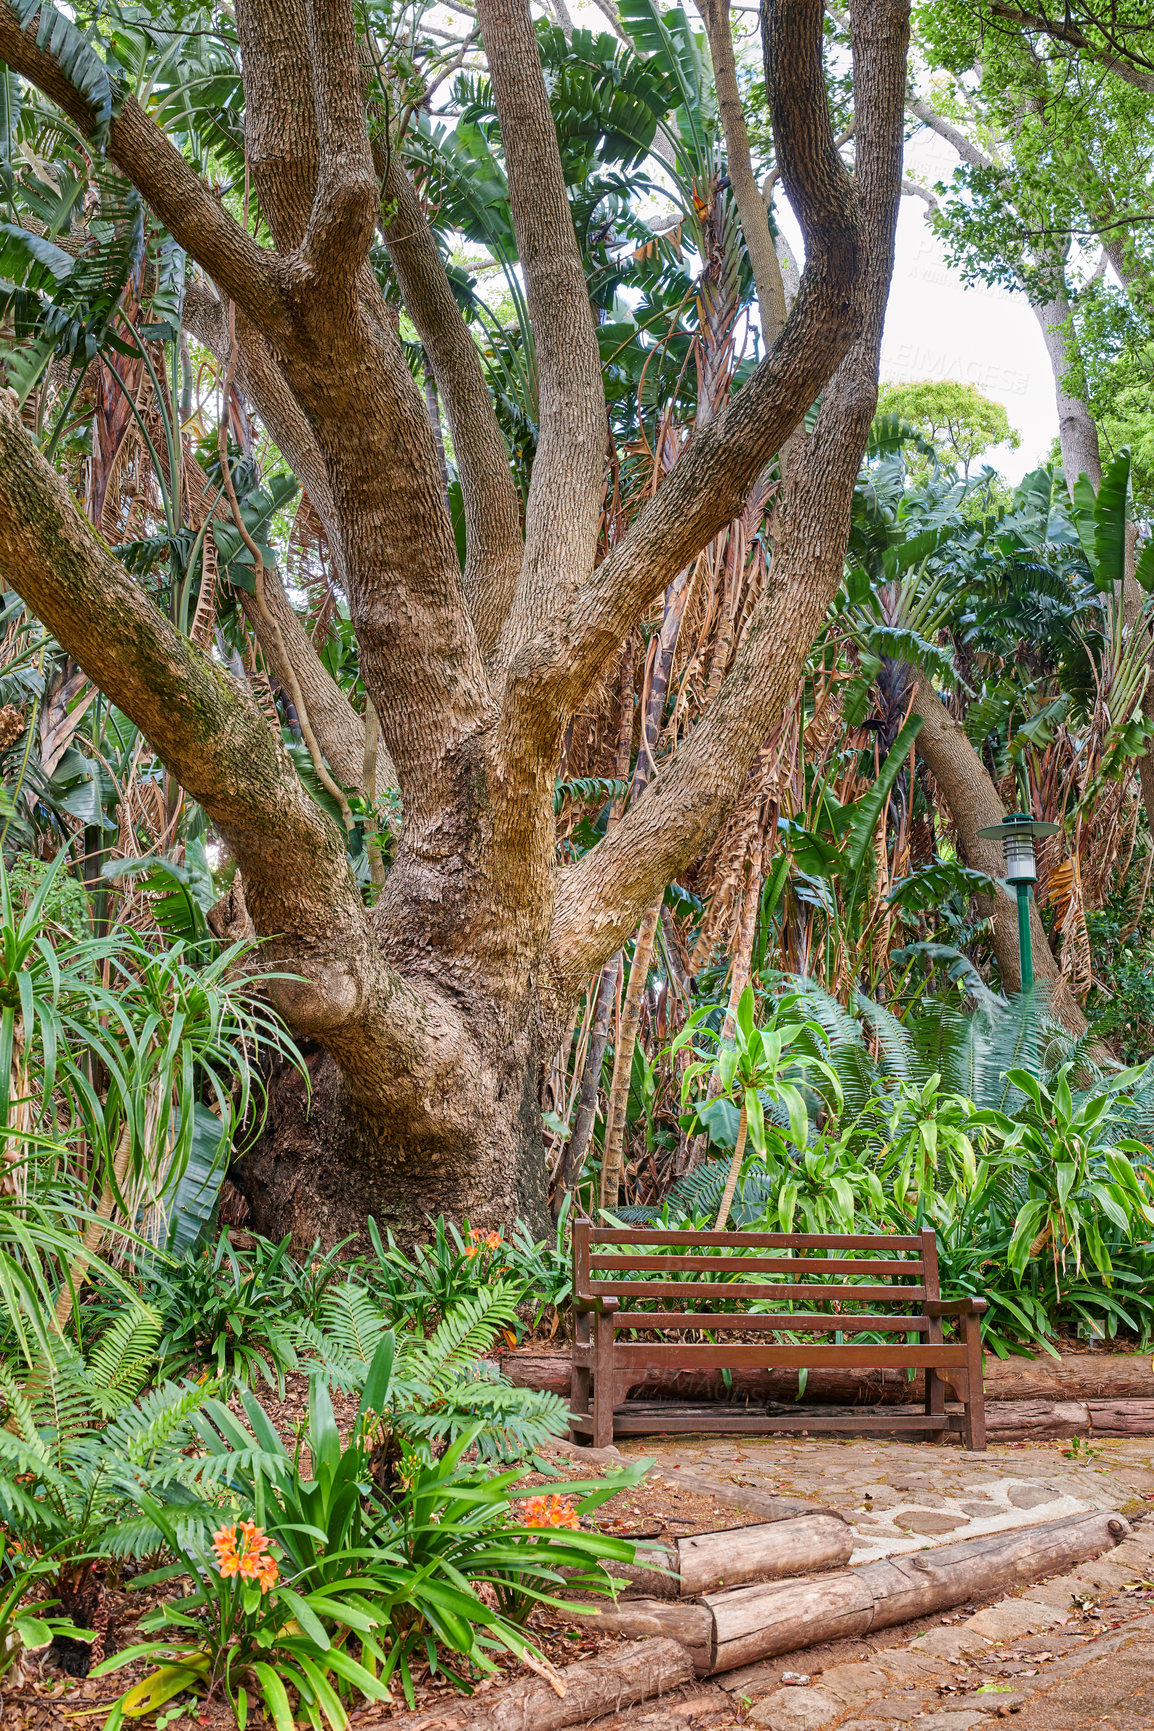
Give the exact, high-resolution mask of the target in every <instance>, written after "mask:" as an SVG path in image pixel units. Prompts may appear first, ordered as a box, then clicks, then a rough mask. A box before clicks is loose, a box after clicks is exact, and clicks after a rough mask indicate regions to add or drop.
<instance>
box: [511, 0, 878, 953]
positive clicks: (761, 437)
mask: <svg viewBox="0 0 1154 1731" xmlns="http://www.w3.org/2000/svg"><path fill="white" fill-rule="evenodd" d="M763 23H764V32H765V40H766V61H767V76H768V84H769V89H770V93H771V103H772V110H773V116H774V135H775V139H776V141H777V147H778V155H779V160H780V162H781V165H782V176H783V179H784V181H785V185H786V190H787V192H788V194H789V200H790V203H791V205H792V206H793V209H794V211H795V212H796V214H797V217H798V220H799V222H800V223H801V226H802V230H803V232H804V235H805V242H806V267H805V273H804V275H803V277H802V281H801V287H800V290H799V292H798V296H797V299H796V301H795V302H794V306H793V310H792V312H791V314H790V316H789V319H788V320H787V322H786V326H785V329H784V330H783V331H782V333H781V336H780V337H779V338H778V341H777V343H776V344H775V345H774V347H773V349H772V350H771V351H770V353H769V354H768V355H767V356H766V358H765V359H764V360H763V361H762V362H761V363H760V365H759V366H758V367H757V368H755V370H754V372H753V374H752V376H751V377H750V379H749V381H748V383H747V384H746V386H745V388H744V389H743V390H742V391H741V392H739V394H738V395H737V396H736V397H734V398H732V399H731V401H730V402H729V403H728V404H727V406H726V407H725V409H724V410H723V411H722V412H721V414H720V415H718V416H717V417H716V418H715V419H713V420H711V421H710V422H709V423H708V424H707V425H706V426H705V427H704V428H698V430H697V432H696V433H695V434H694V436H693V438H692V439H691V440H690V442H689V444H688V446H687V448H686V450H685V451H684V453H683V454H682V456H681V457H680V458H679V459H678V461H677V462H676V463H675V465H674V467H673V469H672V471H671V473H670V475H669V477H668V479H667V480H666V481H665V482H664V483H663V485H662V486H661V487H660V489H659V490H658V492H657V493H656V495H655V496H654V498H653V499H652V500H651V502H650V503H649V504H648V505H647V506H646V507H645V508H644V509H643V510H642V511H641V512H640V513H639V515H638V516H637V518H636V520H635V521H634V523H633V525H632V527H631V529H630V531H629V533H628V535H627V536H626V537H625V539H624V541H623V542H621V543H620V545H619V546H617V547H616V548H615V549H614V551H613V552H612V553H611V554H610V555H609V557H608V558H607V559H606V560H605V561H604V563H603V564H601V565H599V566H598V567H597V569H596V570H595V571H594V572H593V573H592V575H591V576H590V577H589V579H588V580H587V582H586V583H585V584H583V586H582V588H581V589H580V590H579V592H578V594H577V596H576V597H575V599H574V601H573V603H572V605H571V606H570V607H569V608H567V609H566V610H565V611H564V613H563V614H562V615H561V616H560V617H559V618H556V619H554V620H553V621H551V622H550V623H549V624H548V625H546V626H545V627H544V629H542V630H540V631H538V633H537V634H536V636H535V637H533V638H532V639H531V640H530V641H528V642H527V643H526V644H525V646H524V648H523V649H522V650H521V651H520V652H519V653H518V655H517V656H516V658H515V659H514V661H513V662H512V664H511V666H510V668H509V672H508V687H509V694H508V697H507V701H506V712H507V722H506V729H507V742H508V743H507V746H506V752H507V755H508V756H509V757H510V758H515V757H516V756H517V755H518V754H519V753H520V752H522V751H523V741H524V739H525V738H526V737H529V738H533V737H537V738H540V739H548V738H551V737H552V736H553V735H554V734H557V733H559V731H560V728H561V727H562V726H563V724H564V722H565V720H566V719H567V717H568V716H569V715H571V714H572V713H573V712H574V710H575V709H576V708H577V706H578V704H579V703H580V702H581V701H582V699H583V698H584V696H585V694H586V693H587V692H588V690H589V688H590V686H591V685H592V683H593V681H594V680H595V679H596V678H597V676H598V673H599V671H600V669H601V668H602V667H604V665H605V664H606V662H607V661H608V660H609V659H610V657H611V656H614V655H615V654H616V653H617V650H618V647H619V645H620V643H621V640H622V638H623V637H624V636H625V634H626V632H627V631H628V630H629V629H630V628H631V627H632V625H633V624H634V623H635V622H636V620H637V619H638V618H639V616H640V614H641V612H642V609H643V608H645V607H646V606H647V605H648V604H649V602H650V601H651V600H652V599H653V596H654V595H655V594H656V593H657V591H658V590H660V589H662V588H664V587H665V585H666V584H668V583H669V582H670V580H671V579H672V578H673V576H674V575H675V573H676V572H677V571H678V570H680V569H681V567H682V566H683V565H686V564H688V562H689V561H690V560H691V559H693V558H694V557H696V555H697V554H698V553H699V552H700V550H701V548H702V547H703V546H704V545H705V544H706V542H707V541H709V540H710V539H711V537H712V536H714V535H716V534H717V533H718V531H719V530H721V529H722V528H724V527H725V525H726V524H727V523H729V522H731V521H732V520H733V518H734V517H736V516H737V515H738V513H739V512H740V511H741V509H742V507H743V506H744V504H745V501H746V499H747V497H748V494H749V490H750V488H751V487H752V485H753V482H754V480H755V479H756V477H757V475H758V474H759V472H760V471H761V469H762V468H763V467H764V465H765V464H766V463H767V462H768V461H769V459H770V458H771V457H772V456H773V455H774V453H775V452H777V451H779V450H780V449H781V446H782V445H783V443H784V442H785V440H786V438H787V437H788V436H789V434H790V433H791V432H792V431H793V429H794V428H795V427H796V426H797V424H798V422H799V421H800V420H801V418H802V416H803V415H804V413H805V411H806V409H808V408H809V406H810V404H811V403H812V402H813V401H814V398H815V397H816V396H817V395H818V393H819V392H820V391H821V389H822V387H823V386H824V385H825V384H826V383H827V382H828V380H829V378H830V375H831V373H832V372H833V371H834V369H835V367H836V366H837V365H838V363H839V362H840V361H841V359H842V357H843V356H844V355H845V353H846V351H847V349H848V348H849V345H850V343H851V342H852V341H853V338H854V336H855V334H856V332H857V331H858V329H859V328H860V325H861V318H862V306H861V300H860V296H861V292H862V287H863V282H864V275H865V257H866V254H865V233H864V226H863V222H862V215H861V210H860V206H859V202H858V199H857V196H856V194H855V192H854V188H853V184H852V182H851V180H850V177H849V175H848V173H847V171H846V168H845V165H844V164H843V162H842V160H841V158H840V156H839V155H838V152H837V148H836V146H835V143H834V137H833V132H832V129H831V127H830V122H829V110H828V106H827V101H826V90H825V74H824V68H823V63H822V46H821V45H822V5H821V0H766V5H765V9H764V12H763ZM606 953H607V954H608V953H609V952H606Z"/></svg>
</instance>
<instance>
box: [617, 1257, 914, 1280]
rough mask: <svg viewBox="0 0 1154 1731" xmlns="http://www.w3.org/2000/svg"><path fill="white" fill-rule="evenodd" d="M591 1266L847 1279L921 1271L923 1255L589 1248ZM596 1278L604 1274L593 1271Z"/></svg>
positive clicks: (626, 1270)
mask: <svg viewBox="0 0 1154 1731" xmlns="http://www.w3.org/2000/svg"><path fill="white" fill-rule="evenodd" d="M589 1262H590V1266H591V1269H593V1270H596V1269H606V1268H619V1269H621V1270H622V1271H623V1272H628V1273H641V1272H643V1271H644V1272H651V1273H655V1274H664V1273H669V1274H679V1273H684V1274H721V1275H726V1276H728V1275H730V1274H777V1273H779V1272H780V1273H782V1274H825V1275H833V1276H834V1277H835V1278H837V1279H841V1280H844V1279H845V1277H846V1275H847V1274H889V1275H893V1277H894V1278H895V1279H898V1278H902V1277H908V1276H910V1275H920V1274H921V1272H922V1263H921V1258H920V1257H919V1258H918V1259H917V1260H916V1261H915V1260H914V1259H913V1258H912V1257H911V1258H910V1259H909V1260H908V1261H906V1262H902V1261H898V1260H894V1259H889V1258H887V1259H876V1258H875V1259H874V1260H872V1261H871V1260H867V1259H866V1258H865V1257H852V1256H837V1257H824V1256H612V1255H610V1256H598V1255H597V1253H596V1252H595V1251H592V1250H591V1251H590V1252H589ZM593 1278H594V1279H597V1278H601V1279H603V1278H604V1276H603V1275H600V1276H598V1275H596V1274H594V1275H593Z"/></svg>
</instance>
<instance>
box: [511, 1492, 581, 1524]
mask: <svg viewBox="0 0 1154 1731" xmlns="http://www.w3.org/2000/svg"><path fill="white" fill-rule="evenodd" d="M521 1520H522V1522H523V1524H524V1525H525V1526H527V1527H579V1526H580V1525H581V1523H580V1521H579V1520H578V1518H577V1510H576V1509H575V1508H574V1507H573V1504H572V1503H571V1502H569V1500H568V1499H567V1498H566V1497H555V1496H548V1497H526V1498H525V1501H524V1502H523V1503H522V1504H521Z"/></svg>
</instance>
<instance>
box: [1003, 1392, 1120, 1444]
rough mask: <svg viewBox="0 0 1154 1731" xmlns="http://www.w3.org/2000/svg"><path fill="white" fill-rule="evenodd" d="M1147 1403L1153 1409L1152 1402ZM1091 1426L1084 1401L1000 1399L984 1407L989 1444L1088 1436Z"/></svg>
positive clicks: (1088, 1412)
mask: <svg viewBox="0 0 1154 1731" xmlns="http://www.w3.org/2000/svg"><path fill="white" fill-rule="evenodd" d="M1142 1404H1143V1405H1146V1404H1148V1403H1146V1402H1145V1401H1144V1402H1142ZM1149 1404H1150V1405H1152V1406H1154V1402H1151V1403H1149ZM1090 1424H1091V1420H1090V1409H1089V1407H1088V1406H1087V1405H1086V1403H1085V1402H1084V1401H1073V1400H1060V1401H1052V1400H1000V1401H997V1402H991V1403H990V1404H989V1405H988V1406H987V1407H986V1437H987V1440H988V1441H990V1442H1032V1441H1035V1440H1037V1441H1044V1440H1048V1439H1050V1438H1058V1437H1072V1436H1089V1434H1090Z"/></svg>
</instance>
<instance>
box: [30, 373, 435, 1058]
mask: <svg viewBox="0 0 1154 1731" xmlns="http://www.w3.org/2000/svg"><path fill="white" fill-rule="evenodd" d="M0 573H2V574H3V577H4V579H5V581H6V582H7V583H8V584H9V585H10V586H11V587H12V588H13V589H14V590H15V591H16V593H17V594H18V595H20V596H21V597H22V598H23V599H24V601H25V602H26V603H27V604H28V606H29V607H30V608H31V609H32V611H33V612H34V613H35V614H36V616H37V618H38V619H40V620H41V621H42V622H43V623H44V625H45V626H46V627H47V628H48V630H49V631H51V632H52V634H53V636H54V637H55V638H56V640H57V641H58V642H59V643H60V644H61V645H62V646H63V647H64V648H65V649H66V650H67V651H68V653H69V654H70V655H72V656H73V657H74V658H75V659H76V660H77V661H78V662H79V663H80V665H81V667H83V669H84V671H85V672H86V673H87V674H88V676H89V678H90V679H91V680H92V681H93V682H94V683H95V684H96V685H98V686H99V688H100V689H101V691H103V692H105V693H106V695H107V696H108V697H109V698H110V699H111V701H112V702H113V703H115V704H116V705H117V706H118V708H120V709H122V710H123V711H124V713H125V714H126V715H128V716H129V717H130V718H131V719H132V720H133V721H134V722H135V723H136V725H137V726H138V727H139V728H140V730H141V732H142V733H143V734H144V735H145V737H146V738H147V739H148V741H149V743H150V744H151V745H152V747H153V749H154V750H155V751H156V752H157V754H158V756H159V757H160V758H161V760H162V761H163V763H164V765H165V767H166V768H167V769H168V770H169V771H170V772H171V774H172V775H173V776H174V777H175V778H176V779H177V781H179V783H180V785H181V786H182V787H184V788H186V789H187V790H188V792H189V793H190V794H191V795H192V796H193V798H194V799H196V800H198V801H199V802H200V803H201V805H203V806H204V808H205V810H206V811H207V812H208V813H209V815H210V816H211V818H212V819H213V822H214V823H215V824H216V826H217V828H218V829H219V831H220V834H221V837H222V839H223V840H224V842H225V844H226V846H227V847H228V849H229V852H230V853H231V854H232V856H233V858H234V859H235V860H236V861H237V864H238V865H239V866H240V868H241V870H242V872H243V873H244V881H245V889H246V896H247V900H248V906H249V909H250V911H251V913H252V916H253V920H254V923H255V925H256V928H257V930H258V932H260V933H262V934H263V935H264V936H266V937H268V938H269V939H270V942H269V945H268V956H269V959H270V960H271V961H273V962H274V964H277V963H279V964H280V965H282V966H283V967H284V968H285V969H286V970H287V971H289V972H291V973H292V974H294V975H298V976H300V977H299V979H293V980H289V979H284V980H280V981H278V982H276V983H275V984H274V985H273V987H272V988H271V989H272V992H273V995H274V997H275V999H276V1001H277V1003H278V1005H279V1007H280V1008H281V1009H282V1011H283V1012H284V1013H285V1015H286V1016H287V1017H288V1019H289V1021H290V1022H291V1024H292V1026H293V1027H294V1028H295V1029H297V1031H298V1032H301V1033H305V1034H308V1035H311V1036H312V1037H314V1038H316V1039H318V1040H320V1041H321V1042H322V1043H323V1044H324V1045H325V1046H326V1047H327V1048H328V1049H329V1050H330V1051H331V1052H332V1053H333V1054H334V1056H336V1057H337V1058H338V1061H339V1060H340V1057H341V1056H342V1055H344V1056H345V1057H346V1059H348V1060H350V1061H351V1060H352V1059H354V1058H355V1059H356V1061H357V1063H359V1064H360V1065H361V1067H362V1070H363V1067H364V1058H365V1051H366V1048H368V1047H372V1048H373V1050H374V1055H375V1059H376V1063H377V1065H378V1066H379V1067H380V1068H381V1069H382V1070H387V1071H389V1072H390V1073H392V1074H403V1073H404V1070H405V1066H406V1065H412V1064H413V1063H415V1062H417V1061H418V1058H419V1055H420V1053H421V1052H422V1050H423V1047H422V1028H423V1025H424V1021H425V1019H426V1014H427V1007H426V1005H425V1004H424V1002H423V1000H422V999H421V998H420V997H419V996H418V994H416V993H415V992H413V991H412V990H411V988H409V987H407V986H405V985H404V983H403V982H402V981H401V980H400V979H399V977H397V976H396V975H394V974H392V973H391V972H390V970H389V969H388V968H387V967H386V966H385V964H384V963H383V961H382V960H381V958H380V955H379V951H378V948H377V946H376V944H375V943H374V942H373V941H372V934H371V931H370V925H369V916H368V913H367V912H366V910H365V908H364V906H363V904H362V901H361V895H360V891H359V889H358V886H357V883H356V881H355V879H354V877H353V875H352V872H351V870H350V868H349V863H348V859H347V856H346V853H345V845H344V838H343V836H341V834H340V833H339V832H338V830H337V828H336V826H335V825H334V824H333V823H332V822H331V821H330V819H329V818H328V817H327V816H326V815H325V813H324V812H322V811H321V809H320V807H319V806H318V805H317V804H316V803H315V801H313V800H312V799H311V798H310V796H309V795H308V793H307V792H306V791H305V789H304V787H303V785H302V784H301V781H300V778H299V776H298V775H297V773H296V770H295V768H294V766H293V764H292V762H291V760H290V758H289V756H288V754H287V753H286V752H285V750H284V749H283V747H282V746H281V744H280V742H279V740H277V739H275V738H274V737H273V735H272V733H271V731H270V729H269V727H268V724H267V722H266V721H265V719H264V717H263V715H262V714H261V712H260V710H259V709H258V708H257V707H256V704H255V703H254V702H253V701H252V699H251V698H250V697H249V695H248V694H247V692H246V691H245V690H244V689H243V688H242V687H241V686H239V685H238V684H237V682H236V681H235V680H233V679H232V678H231V677H230V676H229V675H228V674H227V673H226V672H225V671H224V669H223V668H222V667H220V666H219V665H217V664H216V663H214V662H213V661H212V660H211V659H210V658H209V657H208V656H207V655H205V654H203V653H202V652H201V651H200V650H199V649H197V648H196V647H195V646H194V645H193V644H192V643H190V642H189V640H188V639H187V638H186V637H184V636H183V635H182V634H181V633H180V632H179V631H177V629H176V628H175V626H174V625H172V624H171V623H170V621H169V620H168V619H167V618H166V617H165V616H164V614H163V613H162V612H161V611H160V609H159V608H158V607H157V606H156V605H155V604H154V603H153V602H152V601H151V600H150V599H149V597H148V596H147V595H146V594H145V592H144V590H143V589H142V588H141V587H140V585H139V584H138V583H135V582H134V581H133V580H132V578H131V577H129V575H128V573H127V572H126V571H125V570H124V568H123V567H122V566H121V565H120V564H118V562H117V561H116V560H115V559H113V558H112V556H111V555H110V554H109V553H108V551H107V550H106V548H105V547H104V545H103V543H102V542H101V541H100V539H99V538H98V536H97V535H96V534H95V532H94V530H93V529H92V526H91V525H90V524H89V523H88V521H87V519H86V518H84V517H83V516H82V515H81V513H80V512H79V510H78V509H77V507H76V504H75V501H74V500H73V498H72V496H71V493H70V492H69V489H68V486H67V484H66V482H65V481H64V480H63V479H62V477H61V476H59V475H57V474H56V472H55V471H54V470H53V469H52V468H51V466H50V465H49V464H48V463H47V462H46V461H45V460H44V458H43V457H42V456H41V454H40V452H39V450H38V449H37V447H36V445H35V443H34V441H33V440H32V439H31V438H30V437H29V435H28V434H27V433H26V432H25V430H24V428H23V427H22V426H21V424H20V419H19V415H18V413H17V408H16V399H15V395H14V394H13V393H10V392H0Z"/></svg>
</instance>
